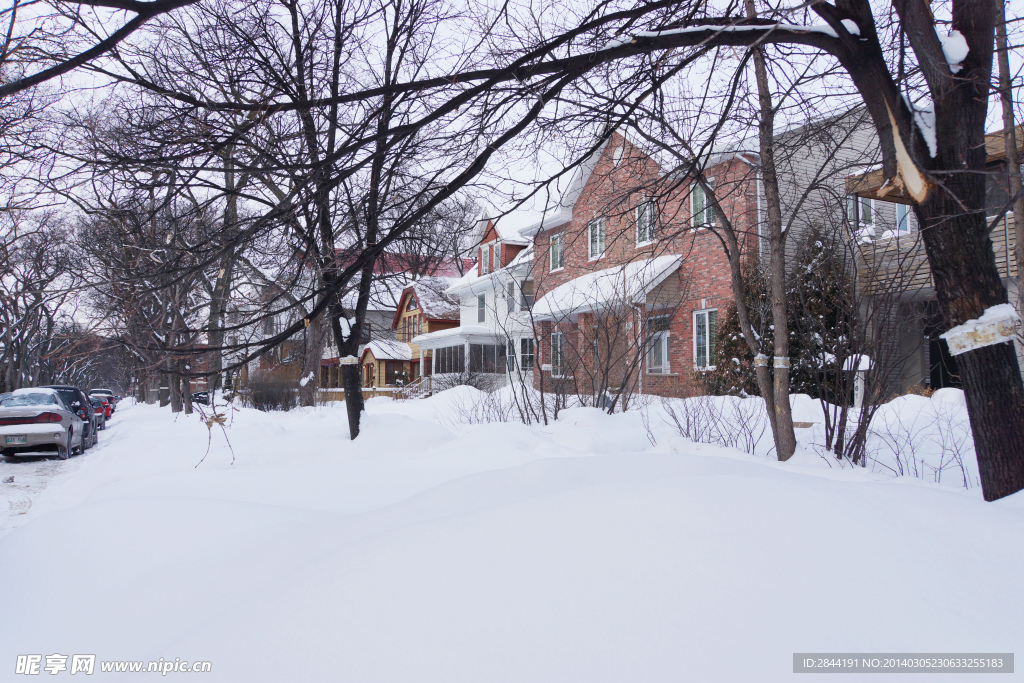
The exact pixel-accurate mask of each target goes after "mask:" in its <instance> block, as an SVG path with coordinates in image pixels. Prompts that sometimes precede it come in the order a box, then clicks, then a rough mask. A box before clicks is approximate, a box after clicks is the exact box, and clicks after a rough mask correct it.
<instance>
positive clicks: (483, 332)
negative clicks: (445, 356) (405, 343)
mask: <svg viewBox="0 0 1024 683" xmlns="http://www.w3.org/2000/svg"><path fill="white" fill-rule="evenodd" d="M501 336H502V333H501V332H498V331H496V330H493V329H491V328H490V327H487V326H486V325H460V326H459V327H452V328H450V329H447V330H438V331H437V332H428V333H426V334H421V335H419V336H417V337H413V338H412V342H413V343H414V344H419V345H420V346H422V347H424V348H429V349H433V348H437V347H440V346H444V344H445V342H448V343H462V342H461V341H459V340H481V339H482V340H487V341H491V340H494V339H496V338H498V337H501Z"/></svg>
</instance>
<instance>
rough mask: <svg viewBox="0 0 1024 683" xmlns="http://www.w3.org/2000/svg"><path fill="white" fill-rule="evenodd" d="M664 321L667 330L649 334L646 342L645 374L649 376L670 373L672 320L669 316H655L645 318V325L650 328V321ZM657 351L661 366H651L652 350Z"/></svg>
mask: <svg viewBox="0 0 1024 683" xmlns="http://www.w3.org/2000/svg"><path fill="white" fill-rule="evenodd" d="M661 319H665V320H666V322H667V325H666V327H667V329H664V330H658V331H657V332H649V339H648V340H647V344H648V346H647V359H646V364H647V374H649V375H668V374H671V372H672V359H671V357H670V356H669V350H670V349H671V339H672V318H671V316H669V315H656V316H651V317H649V318H647V325H648V326H650V324H651V321H652V320H661ZM655 349H658V350H659V351H660V353H661V361H662V362H661V365H653V364H652V363H651V359H652V358H651V357H652V355H653V353H654V350H655Z"/></svg>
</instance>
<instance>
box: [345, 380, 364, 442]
mask: <svg viewBox="0 0 1024 683" xmlns="http://www.w3.org/2000/svg"><path fill="white" fill-rule="evenodd" d="M341 386H342V387H343V388H344V389H345V411H346V412H347V413H348V432H349V438H351V439H355V438H356V437H357V436H359V420H360V418H361V417H362V414H363V387H362V383H361V382H360V381H359V365H358V364H356V363H347V364H344V365H342V366H341Z"/></svg>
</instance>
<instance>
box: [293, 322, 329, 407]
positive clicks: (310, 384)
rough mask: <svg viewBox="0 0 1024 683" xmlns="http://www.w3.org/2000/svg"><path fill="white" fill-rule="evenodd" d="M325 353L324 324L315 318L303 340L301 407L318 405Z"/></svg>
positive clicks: (300, 386) (300, 387) (307, 328)
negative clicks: (321, 368) (318, 392)
mask: <svg viewBox="0 0 1024 683" xmlns="http://www.w3.org/2000/svg"><path fill="white" fill-rule="evenodd" d="M323 353H324V324H323V319H322V318H320V317H317V318H313V319H312V320H310V321H309V326H308V327H306V334H305V337H304V338H303V340H302V379H303V380H308V381H306V383H305V384H300V385H299V405H300V406H314V405H316V395H317V389H318V388H319V386H320V360H321V358H322V357H323Z"/></svg>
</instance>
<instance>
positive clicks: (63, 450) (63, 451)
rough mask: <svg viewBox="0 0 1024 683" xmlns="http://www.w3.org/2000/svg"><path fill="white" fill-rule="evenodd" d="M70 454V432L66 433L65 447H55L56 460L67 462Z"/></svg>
mask: <svg viewBox="0 0 1024 683" xmlns="http://www.w3.org/2000/svg"><path fill="white" fill-rule="evenodd" d="M70 452H71V432H68V443H67V445H66V446H57V459H58V460H67V459H68V454H69V453H70Z"/></svg>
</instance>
